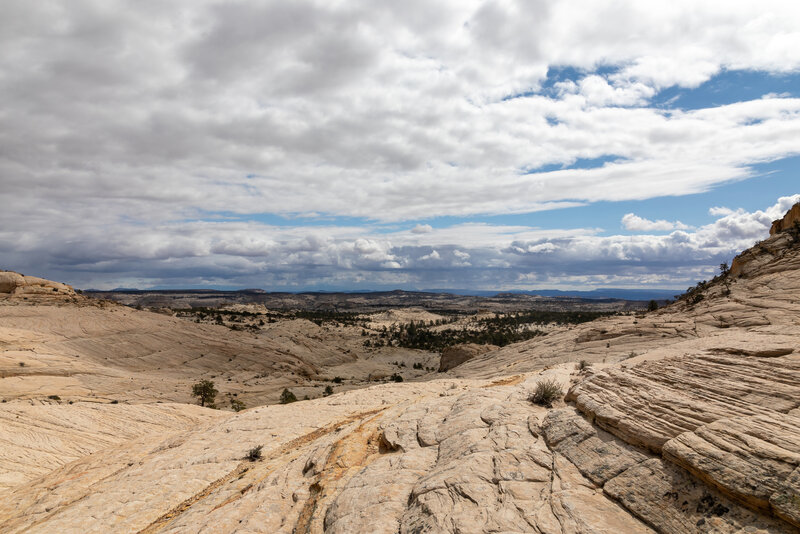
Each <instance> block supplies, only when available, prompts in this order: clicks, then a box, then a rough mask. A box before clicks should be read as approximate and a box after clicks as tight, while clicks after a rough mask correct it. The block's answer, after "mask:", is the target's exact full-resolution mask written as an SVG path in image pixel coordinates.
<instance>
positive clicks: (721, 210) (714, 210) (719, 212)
mask: <svg viewBox="0 0 800 534" xmlns="http://www.w3.org/2000/svg"><path fill="white" fill-rule="evenodd" d="M731 213H733V210H732V209H730V208H726V207H723V206H713V207H711V208H708V214H709V215H711V216H712V217H723V216H725V215H730V214H731Z"/></svg>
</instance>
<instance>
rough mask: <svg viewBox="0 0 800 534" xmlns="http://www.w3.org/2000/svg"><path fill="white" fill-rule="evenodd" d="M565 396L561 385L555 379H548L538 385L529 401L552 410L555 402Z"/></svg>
mask: <svg viewBox="0 0 800 534" xmlns="http://www.w3.org/2000/svg"><path fill="white" fill-rule="evenodd" d="M563 394H564V391H563V390H562V389H561V384H559V383H558V381H557V380H556V379H555V378H548V379H545V380H540V381H539V382H537V383H536V389H534V390H533V393H532V394H531V396H530V397H528V400H529V401H530V402H532V403H533V404H538V405H539V406H545V407H547V408H551V407H552V406H553V402H554V401H556V400H558V399H559V398H561V396H562V395H563Z"/></svg>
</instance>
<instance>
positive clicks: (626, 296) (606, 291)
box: [85, 287, 683, 300]
mask: <svg viewBox="0 0 800 534" xmlns="http://www.w3.org/2000/svg"><path fill="white" fill-rule="evenodd" d="M85 291H86V292H88V293H160V294H165V295H166V294H174V293H189V294H192V293H194V294H197V293H226V294H230V293H241V294H264V295H269V294H272V295H348V294H354V295H356V294H357V295H365V294H390V293H392V294H402V293H407V294H417V295H418V294H439V295H441V294H447V295H461V296H470V297H497V296H503V295H528V296H541V297H566V298H582V299H604V300H607V299H615V300H671V299H672V298H674V296H675V295H678V294H680V293H682V292H683V290H682V289H621V288H603V289H592V290H589V291H581V290H560V289H532V290H527V291H526V290H521V289H511V290H507V291H498V290H494V291H489V290H474V289H419V290H404V289H393V290H386V289H375V290H370V289H355V290H333V289H317V290H298V291H287V290H284V291H269V290H265V289H216V288H208V289H202V288H191V289H175V288H171V289H163V288H162V289H137V288H126V287H117V288H114V289H111V290H102V289H86V290H85Z"/></svg>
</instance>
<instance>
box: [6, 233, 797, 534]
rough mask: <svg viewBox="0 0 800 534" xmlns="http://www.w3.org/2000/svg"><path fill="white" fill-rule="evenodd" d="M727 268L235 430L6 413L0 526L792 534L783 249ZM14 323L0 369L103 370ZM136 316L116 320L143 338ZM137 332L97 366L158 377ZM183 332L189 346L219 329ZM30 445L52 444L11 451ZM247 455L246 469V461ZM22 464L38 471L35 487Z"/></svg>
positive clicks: (216, 421) (780, 243) (790, 351)
mask: <svg viewBox="0 0 800 534" xmlns="http://www.w3.org/2000/svg"><path fill="white" fill-rule="evenodd" d="M738 259H739V262H738V272H737V273H735V274H734V273H733V272H731V274H729V275H728V276H726V277H723V278H719V279H717V280H716V281H714V282H713V283H710V284H707V285H706V286H704V287H703V288H702V289H701V290H699V293H698V294H700V295H702V297H703V298H693V299H682V300H680V301H679V302H677V303H675V304H672V305H670V306H668V307H666V308H662V309H660V310H658V311H656V312H652V313H649V314H639V315H624V316H616V317H608V318H605V319H602V320H598V321H594V322H592V323H586V324H582V325H579V326H575V327H567V328H563V329H560V330H557V331H554V332H552V333H549V334H548V335H547V336H544V337H539V338H535V339H533V340H530V341H526V342H523V343H518V344H515V345H509V346H506V347H503V348H501V349H497V350H493V351H489V352H486V353H484V354H481V355H478V356H476V357H474V358H473V359H471V360H469V361H467V362H465V363H463V364H461V365H458V366H457V367H455V368H453V369H451V370H450V371H448V372H447V374H445V375H438V377H439V378H438V379H436V380H430V381H426V382H404V383H402V384H385V385H379V386H372V387H368V388H364V389H356V390H351V391H346V392H343V393H337V394H334V395H331V396H329V397H326V398H323V399H316V400H311V401H305V402H298V403H294V404H289V405H273V406H262V407H258V408H254V409H250V410H245V411H243V412H241V413H235V414H234V413H230V412H227V413H224V414H220V413H219V412H214V411H211V410H206V409H201V408H196V407H193V408H192V410H193V411H183V410H181V409H180V408H179V407H176V406H175V405H166V404H162V405H158V404H156V405H153V404H149V403H147V402H146V399H145V398H144V396H142V397H141V398H139V402H140V404H135V405H130V406H127V405H125V406H124V405H121V404H120V405H108V404H107V405H104V407H103V410H104V411H103V419H104V420H108V421H109V423H108V425H107V426H106V427H103V425H102V424H100V423H99V422H96V421H95V419H96V417H95V415H93V414H92V412H89V411H87V410H89V409H90V408H89V407H88V405H85V404H83V403H80V405H79V406H76V405H72V406H70V405H66V406H65V405H63V404H62V405H60V406H57V407H53V406H48V407H45V406H44V405H42V406H39V405H36V403H37V402H39V403H41V402H44V401H39V400H37V399H35V398H32V397H30V396H26V397H24V399H22V398H19V397H15V398H13V399H12V400H11V401H10V402H8V403H5V404H0V417H2V420H3V421H6V422H9V423H10V424H16V423H15V421H16V420H17V416H19V417H20V421H21V423H20V424H21V425H22V426H23V427H25V428H27V425H28V424H30V426H31V431H30V438H29V441H25V440H24V439H23V438H16V440H17V441H16V442H13V444H12V445H13V446H12V447H11V448H10V449H9V450H10V451H12V452H11V453H6V454H5V455H2V454H0V472H4V471H5V472H8V473H16V474H15V475H13V476H10V477H7V478H6V485H5V487H4V488H3V487H0V531H1V532H10V533H17V532H82V533H83V532H103V533H105V532H139V533H155V532H170V533H178V532H239V533H255V532H275V533H287V534H288V533H295V532H297V533H301V532H302V533H307V532H308V533H322V532H324V533H351V532H369V533H381V532H385V533H392V534H394V533H397V532H400V533H402V534H412V533H413V534H421V533H440V532H443V533H487V532H509V533H510V532H535V533H578V532H581V533H584V532H585V533H607V534H611V533H615V534H616V533H628V532H633V533H640V532H641V533H649V532H661V533H670V534H671V533H797V532H800V347H798V344H797V340H798V339H800V245H798V243H797V242H796V240H795V239H794V238H793V236H792V235H790V232H782V233H778V234H776V235H774V236H772V237H771V238H769V239H767V240H766V241H764V242H763V243H761V244H760V245H758V246H757V247H754V248H753V249H751V250H749V251H745V252H744V253H743V254H742V255H740V256H739V258H738ZM19 308H20V309H23V310H25V313H24V314H22V313H20V312H19V310H17V311H16V312H15V313H10V312H8V311H5V312H2V313H5V315H0V333H2V334H3V336H4V337H3V338H2V341H3V345H2V347H0V348H6V349H7V348H8V347H9V346H11V345H13V347H14V350H13V352H12V354H11V355H10V356H9V355H7V352H3V353H0V358H6V359H7V360H8V361H9V362H13V361H15V360H16V359H17V358H19V357H20V356H21V355H22V354H23V353H24V349H25V344H26V343H27V344H30V345H31V346H32V347H33V348H35V349H36V350H37V351H39V352H38V353H37V358H36V360H35V361H37V362H41V365H43V366H44V367H45V368H47V366H48V365H50V363H49V362H50V360H48V356H47V351H45V350H44V349H43V348H42V347H51V348H58V347H63V346H68V347H72V348H73V349H74V353H70V354H71V358H72V360H70V362H71V365H74V366H75V367H74V370H73V371H72V373H73V374H72V375H65V376H63V377H59V378H60V379H64V378H70V379H73V378H75V377H76V376H81V375H82V373H83V372H85V368H83V367H79V365H78V364H79V362H80V365H84V361H90V362H94V363H93V365H94V364H96V363H97V362H99V361H102V352H101V350H100V349H99V347H100V346H104V347H107V345H102V343H100V342H99V341H98V339H99V338H100V336H92V337H91V339H92V341H91V342H89V341H85V340H86V339H89V338H87V337H86V336H84V337H80V338H79V339H80V340H81V341H76V339H78V338H76V337H73V338H68V337H67V336H64V335H63V334H64V332H66V331H69V330H70V329H85V328H90V325H91V324H92V323H91V322H90V321H86V322H83V323H80V324H78V325H73V324H72V322H71V321H68V320H67V319H66V317H64V318H62V320H63V324H62V325H61V326H59V327H58V331H59V332H60V334H59V335H61V336H62V337H60V338H51V337H49V336H51V335H53V332H54V331H55V330H53V331H52V332H51V331H47V330H44V329H39V330H34V329H30V328H29V323H31V322H35V321H37V320H41V319H37V317H40V316H41V314H45V315H46V314H47V313H49V312H47V311H46V310H45V308H57V307H54V306H50V307H43V306H39V307H33V306H28V307H19ZM70 309H74V307H73V308H70ZM114 309H115V310H116V309H117V308H114ZM0 310H2V308H0ZM94 313H96V314H101V313H119V314H120V316H121V315H122V313H123V311H122V310H120V311H111V310H110V309H104V308H97V309H96V311H94V312H92V314H94ZM92 314H89V315H90V316H91V317H92V319H93V321H94V323H102V321H100V320H99V318H100V315H92ZM134 315H135V317H132V318H128V317H126V320H129V321H132V322H134V323H136V322H137V321H145V319H144V318H143V316H139V315H138V314H134ZM151 315H153V314H151ZM49 317H50V318H49V319H48V321H49V322H48V324H54V323H55V322H56V321H53V318H54V317H61V316H60V315H58V314H55V315H52V316H49ZM88 317H89V316H87V318H88ZM153 317H154V318H158V320H161V321H166V322H167V324H168V325H169V327H165V329H169V328H173V329H176V328H177V323H176V324H175V325H173V324H172V323H170V322H169V321H170V318H168V317H163V316H156V315H153ZM148 320H149V319H148ZM153 320H154V321H155V319H153ZM103 324H106V323H103ZM141 324H142V325H143V324H144V323H141ZM147 324H148V325H150V326H149V327H152V328H155V322H154V323H153V324H150V323H147ZM49 328H54V327H49ZM198 328H199V327H198ZM203 328H205V327H203ZM155 331H156V332H160V333H159V334H158V336H156V338H152V339H151V338H149V337H148V336H145V335H144V334H143V333H141V332H140V333H139V337H136V338H130V337H126V336H123V335H122V334H121V333H120V331H119V330H114V331H113V332H111V333H110V334H109V335H110V336H111V337H112V338H113V339H115V340H118V341H119V343H120V344H121V346H123V347H127V348H125V350H126V351H130V353H131V354H132V356H131V357H130V362H129V366H128V367H124V366H122V365H121V364H119V365H115V366H114V367H113V369H114V372H115V373H117V378H120V377H127V378H129V379H131V378H133V379H134V380H133V382H134V383H136V379H137V378H138V376H139V375H144V376H150V377H151V379H152V377H153V376H156V375H147V373H150V372H152V371H151V369H152V367H153V366H157V365H159V364H160V363H161V362H162V361H163V360H164V358H165V356H158V355H154V354H152V353H148V352H147V351H141V350H140V349H139V348H137V347H138V343H142V344H144V345H147V346H148V347H149V349H148V350H149V351H154V350H157V349H156V348H155V347H156V346H157V342H158V341H157V340H158V339H162V340H163V339H167V340H170V341H169V343H170V344H171V345H173V346H176V345H177V340H172V339H171V338H169V337H168V336H167V335H166V333H164V332H163V331H161V330H158V329H156V330H155ZM191 332H192V333H194V334H195V335H202V336H205V337H203V338H202V341H201V342H200V343H201V344H202V345H204V346H207V345H208V344H210V343H212V339H213V337H214V336H213V335H212V334H213V333H215V332H212V331H210V330H209V331H203V330H202V329H200V330H191ZM36 336H38V337H36ZM184 342H187V343H188V341H187V340H184ZM151 343H152V344H153V345H151ZM253 346H254V347H255V346H260V345H257V344H255V342H254V345H253ZM191 349H192V350H199V346H192V347H191ZM93 350H94V351H96V352H92V351H93ZM218 350H219V351H221V350H223V349H218ZM52 352H54V353H55V352H56V351H55V350H53V351H52ZM58 354H63V353H58ZM85 354H93V356H91V357H88V356H85ZM148 354H149V355H148ZM53 357H54V359H56V358H55V356H53ZM309 357H311V356H309ZM252 358H255V354H253V356H252ZM126 359H127V358H123V359H122V360H123V361H124V360H126ZM288 361H289V360H288V359H287V361H286V362H285V363H287V364H288ZM315 361H316V363H315V365H318V366H319V367H320V368H323V367H325V365H326V363H325V360H324V359H317V360H315ZM578 361H583V362H584V363H582V364H581V365H576V362H578ZM70 362H67V363H70ZM206 362H208V360H205V359H204V358H199V359H198V362H197V365H205V364H206ZM67 363H65V362H63V361H62V362H61V363H59V365H60V366H61V368H62V369H69V367H68V366H67ZM218 363H219V362H215V363H214V365H217V364H218ZM282 363H284V362H282ZM37 365H39V364H37ZM86 365H88V364H86ZM9 368H10V365H7V366H6V367H5V368H4V369H5V371H4V372H9ZM181 371H182V369H180V366H175V367H174V368H171V370H170V373H175V374H176V375H177V374H179V373H180V372H181ZM125 373H127V374H125ZM42 376H43V377H44V376H45V375H42ZM442 376H444V378H441V377H442ZM543 379H554V380H556V381H558V382H560V383H561V384H562V385H563V386H564V388H565V390H566V391H567V393H566V395H565V397H564V399H563V400H558V401H557V402H556V403H555V404H554V406H553V407H552V408H551V409H548V408H545V407H541V406H537V405H534V404H532V403H530V402H529V401H528V397H529V395H530V393H531V392H532V391H533V390H534V389H535V387H536V384H537V383H538V382H539V381H540V380H543ZM5 380H6V379H4V380H3V381H2V382H0V384H3V385H4V386H5V384H8V382H6V381H5ZM75 380H77V382H76V384H77V386H76V387H78V386H80V385H81V384H88V383H89V382H85V383H82V382H80V380H82V379H75ZM99 382H102V380H101V379H100V378H93V379H92V381H91V384H95V383H99ZM49 384H50V382H48V381H47V380H45V379H44V378H43V379H42V381H41V382H39V385H40V387H49ZM29 385H30V384H29ZM157 389H158V388H154V391H155V390H157ZM87 400H91V399H87ZM31 403H33V405H30V404H31ZM76 408H77V409H78V411H75V412H74V415H73V414H72V413H71V412H70V411H69V410H72V409H76ZM54 409H58V410H64V415H63V416H61V415H59V416H55V414H52V413H50V412H48V411H47V410H54ZM116 410H119V411H118V412H117V411H116ZM159 410H160V411H161V412H159ZM138 411H141V412H138ZM204 412H205V413H208V417H204V415H203V413H204ZM137 413H138V415H137ZM81 414H83V415H81ZM162 417H163V418H165V420H169V421H171V423H169V424H164V425H162V424H160V423H158V422H156V421H155V419H160V418H162ZM22 421H30V423H27V422H22ZM93 421H94V422H93ZM125 421H131V431H130V432H127V433H126V432H124V431H122V430H121V429H120V428H119V426H120V425H124V424H125ZM168 426H172V428H171V429H169V430H167V429H166V427H168ZM61 428H65V429H66V430H64V431H63V432H61V431H60V430H59V429H61ZM23 434H24V433H23ZM108 434H111V435H113V436H115V437H114V438H113V439H112V438H111V437H104V438H103V439H104V441H103V442H102V443H100V444H99V446H98V447H96V448H95V447H94V446H89V445H87V443H88V441H90V438H89V436H92V435H102V436H108ZM15 435H16V434H15ZM55 436H59V437H58V439H56V438H55ZM0 439H7V440H8V438H4V437H3V434H0ZM37 440H40V441H47V440H51V441H50V443H51V444H52V446H50V447H43V448H42V451H37V452H31V453H25V451H24V446H25V444H26V443H35V442H36V441H37ZM257 445H263V451H262V453H263V455H262V458H261V459H259V460H256V461H250V460H248V459H246V454H247V451H248V450H249V449H251V448H252V447H255V446H257ZM81 448H85V452H86V454H84V455H82V453H81ZM60 449H63V450H64V451H66V452H65V454H64V456H65V458H64V462H63V463H59V462H58V460H56V459H54V457H55V456H56V454H54V451H58V450H60ZM33 461H35V462H39V463H41V464H47V465H45V466H44V468H43V469H41V470H39V471H34V470H33V468H32V467H26V466H27V464H28V463H30V462H33ZM14 462H16V467H15V469H16V471H14V470H13V469H12V468H11V467H10V466H11V465H12V464H13V463H14ZM48 469H49V470H48Z"/></svg>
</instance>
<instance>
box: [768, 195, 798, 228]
mask: <svg viewBox="0 0 800 534" xmlns="http://www.w3.org/2000/svg"><path fill="white" fill-rule="evenodd" d="M795 223H800V202H798V203H797V204H795V205H794V206H792V207H791V209H790V210H789V211H788V212H787V213H786V215H784V216H783V218H782V219H778V220H777V221H772V226H771V227H770V229H769V235H775V234H777V233H779V232H783V231H784V230H788V229H789V228H792V227H794V224H795Z"/></svg>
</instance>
